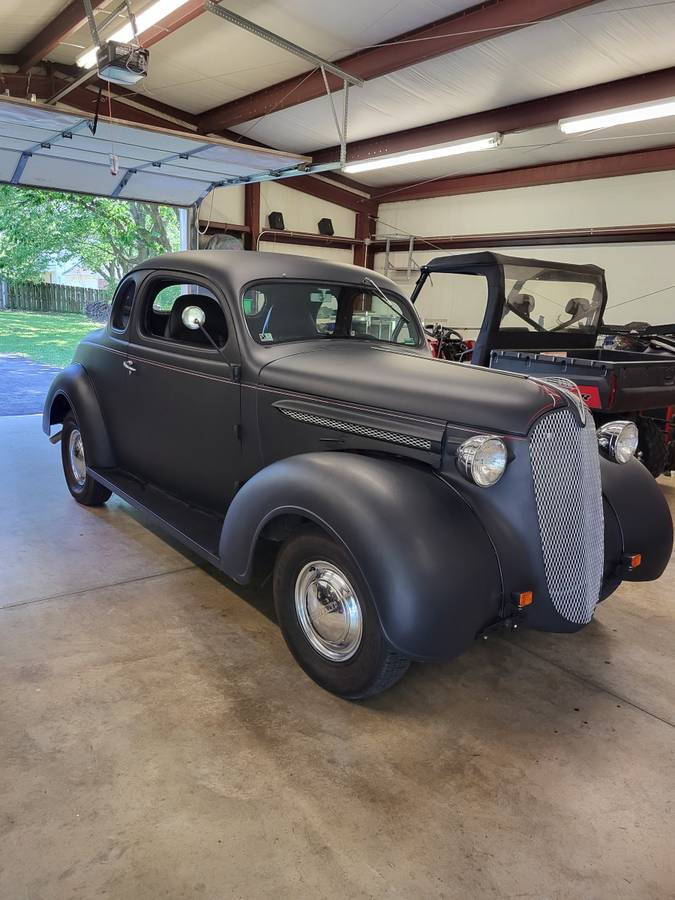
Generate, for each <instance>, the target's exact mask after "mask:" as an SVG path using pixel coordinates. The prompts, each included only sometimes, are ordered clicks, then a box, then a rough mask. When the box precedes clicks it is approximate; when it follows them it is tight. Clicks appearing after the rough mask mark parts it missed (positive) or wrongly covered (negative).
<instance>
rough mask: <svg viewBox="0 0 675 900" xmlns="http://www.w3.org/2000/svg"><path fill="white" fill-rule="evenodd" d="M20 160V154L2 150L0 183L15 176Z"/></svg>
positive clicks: (0, 155) (0, 151) (0, 152)
mask: <svg viewBox="0 0 675 900" xmlns="http://www.w3.org/2000/svg"><path fill="white" fill-rule="evenodd" d="M19 159H20V154H17V153H12V152H11V151H10V150H0V181H9V180H10V179H11V177H12V175H13V174H14V170H15V169H16V167H17V165H18V163H19Z"/></svg>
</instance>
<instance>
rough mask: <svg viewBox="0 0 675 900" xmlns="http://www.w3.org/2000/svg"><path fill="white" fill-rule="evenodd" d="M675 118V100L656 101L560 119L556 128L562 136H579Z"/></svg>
mask: <svg viewBox="0 0 675 900" xmlns="http://www.w3.org/2000/svg"><path fill="white" fill-rule="evenodd" d="M666 116H675V98H673V97H669V98H667V99H665V100H657V101H656V102H655V103H636V104H635V105H634V106H623V107H621V108H620V109H605V110H602V111H601V112H597V113H592V114H591V115H588V116H573V117H572V118H569V119H560V121H559V122H558V128H559V129H560V130H561V131H562V132H564V134H579V132H581V131H595V130H596V129H598V128H614V127H615V126H616V125H630V124H631V123H632V122H648V121H649V120H650V119H663V118H665V117H666Z"/></svg>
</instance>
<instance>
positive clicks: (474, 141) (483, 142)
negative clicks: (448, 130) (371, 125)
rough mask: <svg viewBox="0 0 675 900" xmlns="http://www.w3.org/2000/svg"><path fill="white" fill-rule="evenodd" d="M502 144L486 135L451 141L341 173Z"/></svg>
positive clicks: (380, 158) (348, 167)
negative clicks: (440, 145)
mask: <svg viewBox="0 0 675 900" xmlns="http://www.w3.org/2000/svg"><path fill="white" fill-rule="evenodd" d="M501 142H502V136H501V134H499V133H497V132H495V133H494V134H486V135H483V136H481V137H475V138H469V139H467V140H463V141H453V143H451V144H444V145H443V146H442V147H429V148H427V149H426V150H411V151H410V152H409V153H396V154H394V155H393V156H378V157H377V159H366V160H362V161H360V162H358V161H357V162H353V163H347V165H346V166H343V167H342V171H343V172H370V171H372V170H373V169H388V168H389V167H390V166H407V165H409V164H410V163H416V162H425V161H426V160H428V159H443V158H444V157H446V156H457V155H458V154H460V153H476V152H477V151H478V150H492V149H493V148H494V147H498V146H499V145H500V144H501Z"/></svg>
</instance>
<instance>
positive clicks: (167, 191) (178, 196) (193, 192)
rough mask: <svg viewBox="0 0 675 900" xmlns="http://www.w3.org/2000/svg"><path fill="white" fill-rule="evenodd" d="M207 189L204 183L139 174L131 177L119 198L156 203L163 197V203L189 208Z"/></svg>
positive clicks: (166, 176)
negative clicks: (158, 198)
mask: <svg viewBox="0 0 675 900" xmlns="http://www.w3.org/2000/svg"><path fill="white" fill-rule="evenodd" d="M207 188H208V183H207V182H204V181H196V180H192V179H188V178H172V177H171V176H168V175H156V174H154V173H151V172H138V173H137V174H136V175H132V176H131V178H130V179H129V183H128V184H127V185H126V186H125V187H124V188H123V189H122V190H121V191H120V193H119V194H118V196H119V197H120V198H121V199H123V200H149V201H156V199H157V197H162V198H163V199H162V202H163V203H168V204H169V205H170V206H189V205H190V204H192V203H193V202H194V200H195V198H197V197H200V196H201V195H202V194H203V193H204V192H205V191H206V189H207Z"/></svg>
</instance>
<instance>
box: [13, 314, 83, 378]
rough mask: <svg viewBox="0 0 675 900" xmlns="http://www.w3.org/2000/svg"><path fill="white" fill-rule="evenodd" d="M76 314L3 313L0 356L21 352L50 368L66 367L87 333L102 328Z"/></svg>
mask: <svg viewBox="0 0 675 900" xmlns="http://www.w3.org/2000/svg"><path fill="white" fill-rule="evenodd" d="M100 327H101V324H100V322H92V321H91V319H88V318H87V317H86V316H82V315H78V314H77V313H38V312H21V311H19V310H14V309H2V310H0V353H20V354H21V355H22V356H27V357H29V358H30V359H33V360H35V361H36V362H40V363H45V364H46V365H49V366H59V367H63V366H67V365H68V363H69V362H70V361H71V360H72V358H73V352H74V350H75V347H76V345H77V343H78V341H79V340H80V338H81V337H83V336H84V335H85V334H89V332H90V331H94V330H95V329H97V328H100Z"/></svg>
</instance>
